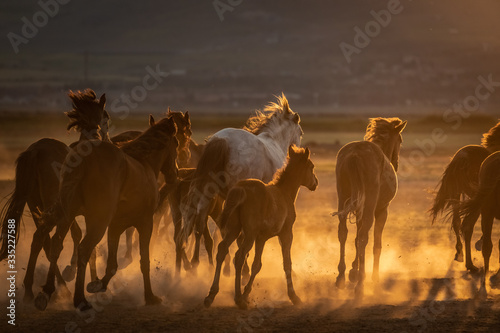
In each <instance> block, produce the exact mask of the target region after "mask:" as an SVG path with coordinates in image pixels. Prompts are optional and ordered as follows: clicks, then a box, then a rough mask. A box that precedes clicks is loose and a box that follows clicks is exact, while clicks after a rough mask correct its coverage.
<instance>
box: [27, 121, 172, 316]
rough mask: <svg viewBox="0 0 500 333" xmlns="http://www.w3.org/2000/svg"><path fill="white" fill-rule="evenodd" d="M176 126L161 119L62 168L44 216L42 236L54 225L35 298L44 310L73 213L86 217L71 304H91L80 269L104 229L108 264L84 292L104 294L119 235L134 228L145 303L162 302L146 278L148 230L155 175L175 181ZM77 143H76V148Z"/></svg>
mask: <svg viewBox="0 0 500 333" xmlns="http://www.w3.org/2000/svg"><path fill="white" fill-rule="evenodd" d="M175 134H176V126H175V122H174V120H173V119H172V117H167V118H165V119H162V120H161V121H159V122H158V123H157V124H155V125H154V126H152V127H150V128H149V129H148V130H147V131H145V132H144V133H143V134H141V136H139V137H138V138H137V139H135V140H133V141H131V142H129V143H127V144H125V145H123V146H122V147H121V148H118V147H116V146H115V145H113V144H111V143H107V142H102V143H101V144H99V145H96V146H95V147H94V149H93V150H92V151H91V152H90V154H88V155H86V156H81V157H80V158H81V163H79V164H78V165H75V166H73V167H72V168H70V169H68V168H66V169H63V170H67V172H64V171H63V173H62V179H61V185H60V191H59V195H58V199H57V201H56V204H55V205H54V206H53V207H52V208H51V209H50V210H49V211H48V212H47V213H45V215H44V222H45V224H44V228H43V229H44V232H46V233H48V232H49V231H50V229H51V228H53V227H54V226H56V232H55V234H54V236H53V238H52V243H51V251H50V256H49V260H50V268H49V272H48V274H47V282H46V284H45V285H44V287H43V291H42V292H41V293H40V294H39V295H38V296H37V298H36V299H35V305H36V307H37V308H38V309H40V310H44V309H45V308H46V306H47V303H48V300H49V299H50V296H51V295H52V293H53V292H54V290H55V286H54V274H55V271H56V268H57V260H58V257H59V254H60V252H61V250H62V241H63V239H64V236H65V235H66V233H67V232H68V229H69V226H70V225H71V221H72V220H73V218H74V217H75V216H76V215H80V214H82V215H84V216H85V224H86V227H87V228H86V230H87V233H86V235H85V237H84V239H83V240H82V242H81V243H80V245H79V249H78V271H77V276H76V283H75V294H74V298H73V304H74V306H75V307H77V308H78V309H80V310H87V309H90V308H91V305H90V304H89V303H88V302H87V300H86V299H85V295H84V284H85V270H86V267H87V263H88V260H89V257H90V253H91V252H92V250H93V249H94V247H95V246H96V245H97V244H98V243H99V241H100V240H101V239H102V237H103V236H104V233H105V232H106V230H107V231H108V261H107V267H106V275H105V276H104V278H103V279H102V280H97V281H93V282H91V283H90V284H89V285H88V286H87V290H88V291H89V292H98V291H104V290H106V288H107V285H108V283H109V281H110V279H111V278H112V277H113V276H114V275H115V274H116V270H117V267H118V263H117V249H118V242H119V238H120V235H121V234H122V232H123V231H125V229H127V228H129V227H135V228H136V229H137V231H138V232H139V243H140V244H139V245H140V253H141V271H142V274H143V279H144V295H145V299H146V304H157V303H159V302H161V300H160V299H159V298H158V297H156V296H155V295H154V294H153V291H152V289H151V281H150V276H149V269H150V267H149V266H150V265H149V242H150V238H151V232H152V229H153V213H154V210H155V208H156V207H157V201H158V176H159V173H160V172H161V173H162V174H163V175H164V177H165V181H166V183H172V184H173V183H175V181H176V179H177V166H176V162H175V160H176V158H177V147H178V141H177V138H176V137H175ZM79 145H80V144H79ZM79 145H77V146H76V147H75V149H74V150H73V151H72V152H71V153H70V154H69V155H68V157H67V158H66V160H65V162H64V166H66V167H68V165H67V164H68V163H69V161H70V159H71V157H73V156H72V155H75V154H78V148H79Z"/></svg>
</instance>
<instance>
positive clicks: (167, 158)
mask: <svg viewBox="0 0 500 333" xmlns="http://www.w3.org/2000/svg"><path fill="white" fill-rule="evenodd" d="M150 125H151V128H150V130H155V131H157V133H158V134H157V135H159V136H160V137H161V140H162V142H163V144H164V146H165V148H164V154H165V155H164V161H163V164H162V166H161V167H160V171H161V173H162V174H163V176H164V177H165V182H166V183H167V184H172V183H174V182H175V181H176V180H177V163H176V160H177V148H178V146H179V141H178V140H177V137H176V133H177V127H176V125H175V122H174V119H173V118H172V117H166V118H163V119H162V120H160V121H159V122H156V123H155V121H154V119H153V118H152V117H150Z"/></svg>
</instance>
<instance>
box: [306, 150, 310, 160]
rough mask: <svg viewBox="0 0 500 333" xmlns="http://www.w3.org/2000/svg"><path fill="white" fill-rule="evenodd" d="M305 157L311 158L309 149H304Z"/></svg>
mask: <svg viewBox="0 0 500 333" xmlns="http://www.w3.org/2000/svg"><path fill="white" fill-rule="evenodd" d="M306 156H307V158H309V157H310V156H311V151H310V150H309V148H306Z"/></svg>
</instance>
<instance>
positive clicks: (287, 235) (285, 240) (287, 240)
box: [278, 229, 302, 305]
mask: <svg viewBox="0 0 500 333" xmlns="http://www.w3.org/2000/svg"><path fill="white" fill-rule="evenodd" d="M278 237H279V240H280V244H281V253H282V255H283V269H284V270H285V276H286V286H287V292H288V298H290V301H292V303H293V304H294V305H298V304H300V303H302V301H301V300H300V298H299V297H298V296H297V294H296V293H295V290H294V288H293V282H292V258H291V255H290V249H291V248H292V241H293V233H292V229H290V230H285V231H284V232H282V233H281V234H280V235H278Z"/></svg>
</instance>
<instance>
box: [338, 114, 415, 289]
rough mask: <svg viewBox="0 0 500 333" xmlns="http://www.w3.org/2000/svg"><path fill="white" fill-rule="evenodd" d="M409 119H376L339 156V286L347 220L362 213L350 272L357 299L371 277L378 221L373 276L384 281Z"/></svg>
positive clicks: (343, 271)
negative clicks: (382, 267) (368, 269)
mask: <svg viewBox="0 0 500 333" xmlns="http://www.w3.org/2000/svg"><path fill="white" fill-rule="evenodd" d="M405 126H406V121H404V122H403V121H401V120H400V119H399V118H373V119H371V120H370V123H369V124H368V127H367V129H366V135H365V141H356V142H351V143H348V144H347V145H345V146H344V147H342V148H341V149H340V150H339V152H338V154H337V166H336V170H335V173H336V178H337V193H338V212H337V213H335V214H334V215H338V217H339V232H338V233H339V240H340V262H339V266H338V268H339V276H338V277H337V281H336V285H337V287H339V288H343V287H344V285H345V275H344V274H345V268H346V266H345V258H344V257H345V242H346V239H347V224H346V222H347V218H348V216H349V214H350V213H352V214H354V215H355V216H356V227H357V232H356V240H355V244H356V258H355V260H354V261H353V263H352V269H351V270H350V272H349V280H351V282H355V281H356V280H357V285H356V290H355V294H356V298H357V299H360V298H361V297H362V296H363V283H364V279H365V247H366V244H367V243H368V232H369V231H370V229H371V227H372V225H373V221H374V220H375V230H374V244H373V255H374V259H373V280H374V281H378V273H379V260H380V253H381V250H382V231H383V229H384V225H385V222H386V220H387V214H388V213H387V210H388V207H389V204H390V202H391V201H392V199H393V198H394V197H395V195H396V191H397V188H398V181H397V176H396V171H397V170H398V161H399V150H400V148H401V143H402V141H403V139H402V136H401V132H402V131H403V129H404V128H405Z"/></svg>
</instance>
